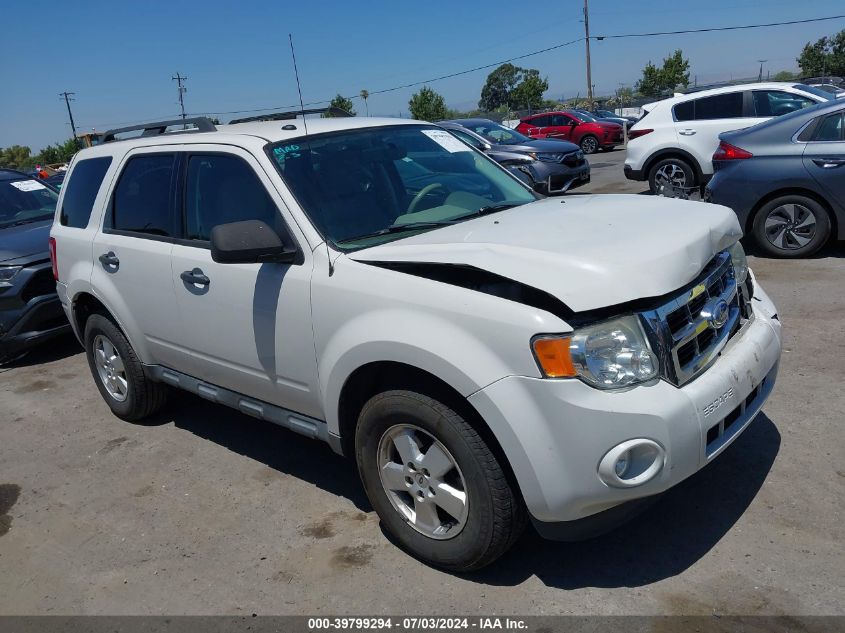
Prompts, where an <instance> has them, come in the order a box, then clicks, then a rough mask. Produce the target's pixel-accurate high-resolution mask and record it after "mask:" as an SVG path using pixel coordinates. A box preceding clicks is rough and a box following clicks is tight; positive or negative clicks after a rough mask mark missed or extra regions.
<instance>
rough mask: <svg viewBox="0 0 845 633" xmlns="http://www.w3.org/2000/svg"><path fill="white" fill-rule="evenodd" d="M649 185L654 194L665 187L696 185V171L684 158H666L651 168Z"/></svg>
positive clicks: (684, 187)
mask: <svg viewBox="0 0 845 633" xmlns="http://www.w3.org/2000/svg"><path fill="white" fill-rule="evenodd" d="M648 185H649V187H650V188H651V193H653V194H659V193H660V191H661V188H663V187H665V188H667V189H670V190H671V189H673V188H677V189H686V188H689V187H695V186H696V182H695V172H694V171H693V169H692V167H691V166H690V164H689V163H688V162H686V161H685V160H683V159H682V158H674V157H673V158H664V159H663V160H660V161H657V162H656V163H655V164H654V165H652V167H651V169H650V170H649V172H648Z"/></svg>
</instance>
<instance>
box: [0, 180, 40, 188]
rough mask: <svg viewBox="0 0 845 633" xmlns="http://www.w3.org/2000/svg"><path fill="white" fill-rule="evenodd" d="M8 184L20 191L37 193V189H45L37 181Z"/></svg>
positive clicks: (16, 181)
mask: <svg viewBox="0 0 845 633" xmlns="http://www.w3.org/2000/svg"><path fill="white" fill-rule="evenodd" d="M9 184H10V185H12V186H13V187H14V188H15V189H20V190H21V191H38V190H39V189H46V188H47V187H45V186H44V185H42V184H41V183H40V182H38V181H37V180H13V181H12V182H10V183H9Z"/></svg>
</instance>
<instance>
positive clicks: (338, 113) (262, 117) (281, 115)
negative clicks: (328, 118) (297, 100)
mask: <svg viewBox="0 0 845 633" xmlns="http://www.w3.org/2000/svg"><path fill="white" fill-rule="evenodd" d="M306 114H331V115H332V116H333V117H348V116H352V115H351V114H350V113H349V112H347V111H346V110H344V109H342V108H336V107H334V106H329V107H328V108H310V109H308V110H288V111H287V112H270V113H268V114H259V115H258V116H251V117H246V118H244V119H232V120H231V121H229V124H230V125H233V124H235V123H253V122H255V121H292V120H293V119H295V118H296V117H299V116H303V115H306Z"/></svg>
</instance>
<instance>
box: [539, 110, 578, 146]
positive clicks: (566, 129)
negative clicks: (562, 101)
mask: <svg viewBox="0 0 845 633" xmlns="http://www.w3.org/2000/svg"><path fill="white" fill-rule="evenodd" d="M574 122H575V119H573V118H572V117H568V116H566V115H565V114H553V115H551V121H550V123H551V126H550V127H549V128H548V131H547V134H546V136H548V137H550V138H559V139H561V140H564V141H570V140H572V132H573V130H574V129H575V126H574V125H573V123H574Z"/></svg>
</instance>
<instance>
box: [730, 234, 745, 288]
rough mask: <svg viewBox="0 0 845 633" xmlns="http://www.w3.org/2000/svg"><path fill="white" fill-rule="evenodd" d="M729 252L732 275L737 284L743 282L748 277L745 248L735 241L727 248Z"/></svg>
mask: <svg viewBox="0 0 845 633" xmlns="http://www.w3.org/2000/svg"><path fill="white" fill-rule="evenodd" d="M728 252H729V253H730V254H731V262H733V265H734V276H735V277H736V282H737V283H738V284H744V283H745V280H746V279H748V260H747V259H746V258H745V249H743V248H742V244H740V243H739V242H737V243H736V244H734V245H733V246H731V247H730V248H729V249H728Z"/></svg>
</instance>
